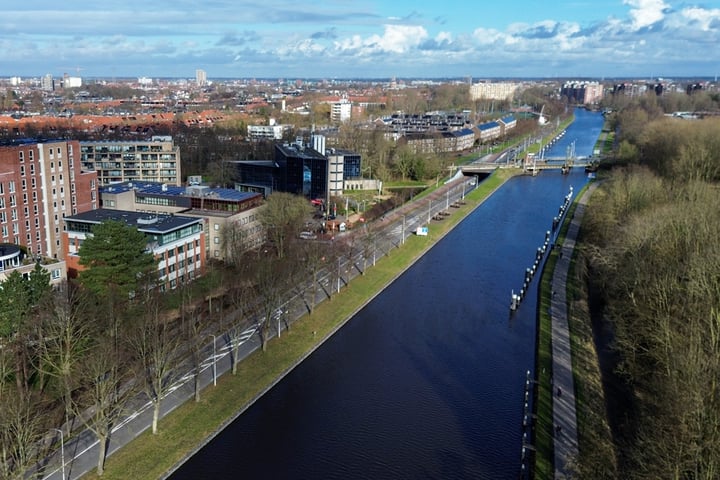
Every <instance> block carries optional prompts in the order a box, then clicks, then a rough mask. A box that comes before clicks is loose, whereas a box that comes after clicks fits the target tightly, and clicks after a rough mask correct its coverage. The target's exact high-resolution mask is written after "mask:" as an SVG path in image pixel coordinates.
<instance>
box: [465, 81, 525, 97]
mask: <svg viewBox="0 0 720 480" xmlns="http://www.w3.org/2000/svg"><path fill="white" fill-rule="evenodd" d="M518 88H519V85H518V84H517V83H511V82H480V83H473V84H472V85H471V86H470V99H471V100H473V101H474V100H480V99H481V98H486V99H488V100H511V99H512V98H513V96H515V92H516V91H517V89H518Z"/></svg>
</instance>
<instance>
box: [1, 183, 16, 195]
mask: <svg viewBox="0 0 720 480" xmlns="http://www.w3.org/2000/svg"><path fill="white" fill-rule="evenodd" d="M8 192H9V193H15V182H14V181H12V180H11V181H10V182H8ZM0 193H2V192H0Z"/></svg>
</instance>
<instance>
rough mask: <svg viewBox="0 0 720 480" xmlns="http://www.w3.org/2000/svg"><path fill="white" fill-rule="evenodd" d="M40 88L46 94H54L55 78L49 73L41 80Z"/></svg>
mask: <svg viewBox="0 0 720 480" xmlns="http://www.w3.org/2000/svg"><path fill="white" fill-rule="evenodd" d="M40 88H42V89H43V90H45V91H46V92H52V91H53V90H55V81H54V80H53V76H52V75H51V74H49V73H48V74H47V75H45V76H44V77H42V78H41V79H40Z"/></svg>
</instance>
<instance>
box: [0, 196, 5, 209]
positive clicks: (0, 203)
mask: <svg viewBox="0 0 720 480" xmlns="http://www.w3.org/2000/svg"><path fill="white" fill-rule="evenodd" d="M0 208H5V197H0Z"/></svg>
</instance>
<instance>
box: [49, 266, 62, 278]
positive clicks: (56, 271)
mask: <svg viewBox="0 0 720 480" xmlns="http://www.w3.org/2000/svg"><path fill="white" fill-rule="evenodd" d="M50 278H52V279H53V280H57V279H58V278H60V269H59V268H55V269H53V271H52V273H51V274H50Z"/></svg>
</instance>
